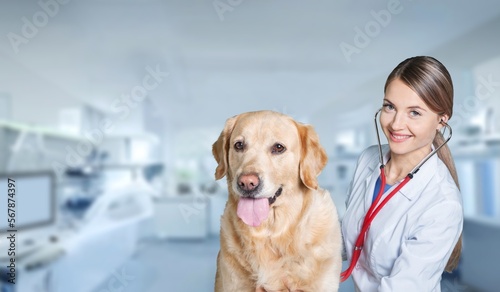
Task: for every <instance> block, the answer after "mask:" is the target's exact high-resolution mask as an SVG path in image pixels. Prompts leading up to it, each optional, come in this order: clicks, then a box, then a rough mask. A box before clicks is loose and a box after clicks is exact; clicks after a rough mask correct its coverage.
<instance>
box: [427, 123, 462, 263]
mask: <svg viewBox="0 0 500 292" xmlns="http://www.w3.org/2000/svg"><path fill="white" fill-rule="evenodd" d="M444 141H445V140H444V137H443V135H442V134H441V132H440V131H437V133H436V136H435V137H434V141H433V145H434V147H436V148H437V147H439V145H442V144H443V143H444ZM437 155H438V157H439V158H440V159H441V161H443V163H444V164H445V165H446V167H447V168H448V170H449V172H450V174H451V177H452V178H453V180H454V181H455V184H456V185H457V188H458V189H459V190H460V184H459V183H458V175H457V170H456V168H455V162H454V161H453V157H452V156H451V152H450V148H448V145H444V146H443V147H441V149H439V151H438V152H437ZM461 253H462V234H460V238H459V239H458V242H457V244H456V245H455V248H454V249H453V252H452V253H451V256H450V259H449V260H448V263H447V264H446V267H445V271H447V272H448V273H451V272H452V271H453V270H454V269H456V267H457V266H458V262H459V260H460V254H461Z"/></svg>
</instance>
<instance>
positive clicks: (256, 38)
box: [0, 0, 500, 292]
mask: <svg viewBox="0 0 500 292" xmlns="http://www.w3.org/2000/svg"><path fill="white" fill-rule="evenodd" d="M499 31H500V3H499V2H498V1H496V0H488V1H474V2H473V1H452V0H444V1H410V0H401V1H396V0H376V1H364V2H360V1H355V2H353V1H296V0H292V1H290V0H289V1H282V0H279V1H245V0H215V1H211V0H209V1H205V0H197V1H193V0H191V1H186V0H184V1H183V0H123V1H117V0H89V1H83V0H71V1H70V0H39V1H2V2H0V173H2V175H3V176H1V178H0V179H1V180H2V181H1V184H0V186H1V190H0V194H1V196H0V207H1V208H2V209H1V210H0V217H1V218H0V220H1V221H0V230H1V231H0V262H1V263H2V264H1V266H0V269H1V274H0V275H1V277H0V279H1V280H2V281H3V282H2V283H1V284H0V285H2V286H1V287H2V289H3V290H1V291H2V292H4V291H18V292H31V291H37V292H38V291H57V292H67V291H72V292H80V291H81V292H103V291H141V292H142V291H147V292H157V291H213V282H214V276H215V267H216V255H217V252H218V248H219V240H218V234H219V217H220V215H221V213H222V211H223V208H224V204H225V200H226V197H227V191H226V186H225V181H224V180H222V181H219V182H215V181H214V177H213V173H214V171H215V167H216V164H215V161H214V159H213V157H212V154H211V145H212V143H213V142H214V141H215V140H216V138H217V137H218V135H219V133H220V131H221V130H222V127H223V125H224V122H225V120H226V119H227V118H229V117H231V116H233V115H235V114H238V113H241V112H246V111H253V110H259V109H270V110H275V111H279V112H283V113H286V114H289V115H291V116H292V117H294V118H295V119H297V120H298V121H301V122H304V123H309V124H312V125H314V127H315V128H316V130H317V132H318V134H319V136H320V139H321V143H322V145H323V146H324V147H325V149H326V151H327V153H328V155H329V158H330V159H329V163H328V165H327V167H326V168H325V169H324V171H323V173H322V174H321V176H320V183H321V186H322V187H324V188H327V189H329V190H330V192H331V194H332V198H333V199H334V201H335V203H336V205H337V207H338V210H339V214H340V215H342V214H343V213H344V211H345V207H344V198H345V190H346V188H347V185H348V183H349V181H350V179H351V176H352V172H353V168H354V166H355V161H356V158H357V155H358V154H359V153H360V151H362V150H363V149H364V148H365V147H367V146H369V145H371V144H374V143H375V142H376V139H375V134H374V129H373V125H372V120H373V115H374V113H375V111H376V110H377V108H378V107H379V106H380V104H381V99H382V95H383V85H384V82H385V78H386V76H387V75H388V74H389V73H390V71H391V70H392V69H393V68H394V67H395V66H396V65H397V64H398V63H399V62H401V61H402V60H404V59H405V58H407V57H411V56H415V55H431V56H434V57H436V58H438V59H439V60H440V61H442V62H443V63H444V64H445V65H446V66H447V67H448V69H449V70H450V73H451V74H452V77H453V81H454V85H455V105H454V116H453V117H452V119H451V122H450V124H451V125H452V126H453V129H454V136H453V139H452V140H451V142H450V148H451V150H452V153H453V154H454V157H455V162H456V165H457V169H458V172H459V178H460V184H461V189H462V193H463V200H464V212H465V215H466V221H465V226H464V251H463V257H462V260H461V263H460V267H459V269H458V271H457V272H455V273H454V274H452V275H445V277H444V281H443V282H442V290H443V291H496V289H498V287H500V278H499V277H498V269H497V268H496V267H497V263H498V262H500V253H499V252H498V251H497V249H498V248H497V246H498V245H499V244H500V184H499V183H498V178H499V177H500V38H499V34H498V32H499ZM9 177H10V178H12V179H14V180H16V182H17V183H16V185H15V186H14V187H13V188H15V195H14V199H15V204H14V205H15V207H13V208H12V210H11V211H9V210H8V201H7V199H8V197H7V195H8V191H7V189H8V188H9V187H8V185H7V179H8V178H9ZM33 190H35V191H33ZM42 197H43V198H44V199H41V198H42ZM37 200H38V202H40V203H36V202H37ZM44 202H45V203H44ZM8 214H15V216H17V217H16V218H17V219H19V221H18V222H17V223H18V225H15V226H14V227H15V228H16V230H17V233H16V234H15V247H16V272H17V273H16V279H15V280H16V284H15V285H11V284H8V283H6V281H7V280H8V279H9V275H8V274H7V272H8V270H9V269H10V268H9V267H8V265H9V263H10V259H11V258H12V257H11V256H10V255H9V251H8V250H9V248H11V247H12V245H11V241H10V238H9V236H10V235H11V233H12V232H8V231H6V230H5V229H6V228H9V226H7V216H8ZM9 218H10V217H9ZM341 291H353V287H352V283H351V282H346V283H344V284H342V286H341Z"/></svg>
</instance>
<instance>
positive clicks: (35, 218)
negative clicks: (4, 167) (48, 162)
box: [0, 171, 56, 233]
mask: <svg viewBox="0 0 500 292" xmlns="http://www.w3.org/2000/svg"><path fill="white" fill-rule="evenodd" d="M9 183H13V184H11V185H10V186H9ZM9 188H10V189H14V191H9ZM9 194H11V195H9ZM12 194H13V195H12ZM8 199H12V200H13V201H12V200H11V201H9V200H8ZM9 203H11V205H10V207H9ZM12 203H13V204H15V206H14V205H12ZM0 206H1V207H0V232H2V233H3V232H7V231H8V230H11V229H14V230H16V231H18V232H23V231H29V230H32V229H37V228H43V227H45V226H51V225H54V224H55V222H56V190H55V174H54V173H53V172H50V171H42V172H23V173H8V174H7V173H2V174H0ZM9 209H10V210H9ZM13 210H14V211H15V216H14V217H10V216H9V214H13ZM8 218H14V219H15V226H14V228H12V226H10V223H9V221H8ZM11 222H12V221H11Z"/></svg>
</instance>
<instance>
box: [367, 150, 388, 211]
mask: <svg viewBox="0 0 500 292" xmlns="http://www.w3.org/2000/svg"><path fill="white" fill-rule="evenodd" d="M382 153H384V154H383V155H384V158H383V159H384V164H386V163H387V161H388V160H389V145H382ZM380 165H381V164H380V161H379V162H378V163H374V164H371V165H368V166H367V167H368V168H369V169H370V171H371V172H370V173H369V175H368V176H367V177H366V179H365V189H364V190H363V194H365V214H366V212H367V211H368V209H369V208H370V206H371V204H372V200H373V191H374V190H375V184H376V183H377V179H378V178H379V176H380Z"/></svg>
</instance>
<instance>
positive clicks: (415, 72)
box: [384, 56, 462, 273]
mask: <svg viewBox="0 0 500 292" xmlns="http://www.w3.org/2000/svg"><path fill="white" fill-rule="evenodd" d="M395 79H399V80H401V81H403V82H404V83H405V84H406V85H407V86H409V87H410V88H411V89H412V90H413V91H415V92H416V93H417V95H418V96H419V97H420V98H422V100H423V101H424V102H425V104H426V105H427V106H428V107H429V108H430V109H431V110H432V111H433V112H435V113H437V114H438V115H447V116H448V119H450V118H451V116H452V115H453V82H452V80H451V76H450V73H449V72H448V70H447V69H446V67H445V66H444V65H443V64H441V62H439V61H438V60H436V59H435V58H433V57H428V56H417V57H412V58H408V59H406V60H404V61H403V62H401V63H400V64H399V65H398V66H396V68H394V70H393V71H392V72H391V74H389V76H388V77H387V81H386V82H385V87H384V92H385V91H386V89H387V86H389V84H390V83H391V82H392V81H393V80H395ZM443 143H444V138H443V135H442V134H441V132H439V131H437V130H436V136H435V137H434V141H433V145H434V147H437V146H439V145H441V144H443ZM437 155H438V157H439V158H440V159H441V160H442V161H443V163H444V164H445V165H446V167H447V168H448V170H449V172H450V174H451V176H452V177H453V180H454V181H455V184H456V185H457V187H458V188H459V189H460V185H459V183H458V175H457V171H456V168H455V163H454V161H453V157H452V156H451V151H450V149H449V148H448V145H445V146H443V147H441V149H439V151H438V153H437ZM461 252H462V235H461V234H460V238H459V239H458V242H457V244H456V245H455V248H454V249H453V252H452V253H451V256H450V258H449V260H448V263H447V264H446V267H445V270H446V271H447V272H450V273H451V272H452V271H453V270H454V269H455V268H456V267H457V266H458V262H459V260H460V254H461Z"/></svg>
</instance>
